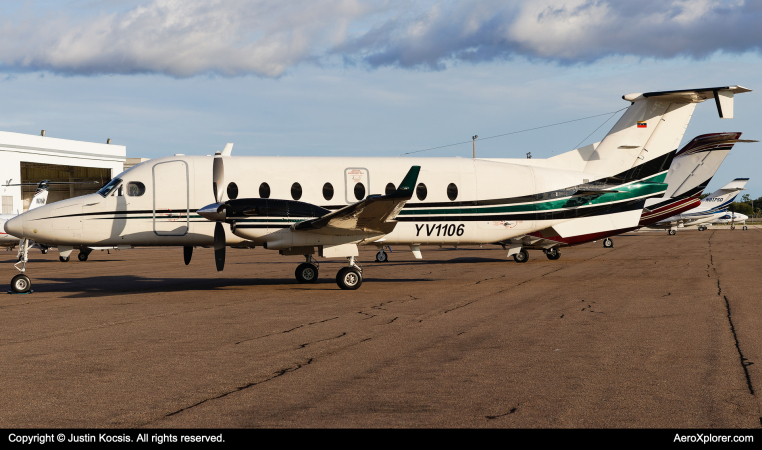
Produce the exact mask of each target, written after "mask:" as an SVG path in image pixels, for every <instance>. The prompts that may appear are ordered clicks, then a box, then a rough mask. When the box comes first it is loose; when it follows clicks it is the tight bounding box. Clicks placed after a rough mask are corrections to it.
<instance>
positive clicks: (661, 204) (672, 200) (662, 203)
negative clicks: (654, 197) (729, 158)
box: [648, 178, 712, 211]
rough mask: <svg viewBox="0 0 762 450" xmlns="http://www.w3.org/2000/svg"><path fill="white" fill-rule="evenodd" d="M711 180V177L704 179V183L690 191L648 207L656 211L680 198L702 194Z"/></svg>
mask: <svg viewBox="0 0 762 450" xmlns="http://www.w3.org/2000/svg"><path fill="white" fill-rule="evenodd" d="M711 180H712V179H711V178H709V179H708V180H706V181H704V182H703V183H701V184H700V185H698V186H696V187H695V188H693V189H691V190H690V191H686V192H685V193H683V194H680V195H679V196H677V197H670V198H669V199H667V200H664V201H663V202H659V203H657V204H655V205H651V206H649V207H648V209H649V210H650V211H654V210H656V209H659V208H661V207H664V206H667V205H669V204H670V203H675V202H678V201H680V200H685V199H686V198H690V197H693V196H695V195H696V194H700V193H701V192H703V191H704V189H706V187H707V185H708V184H709V182H710V181H711Z"/></svg>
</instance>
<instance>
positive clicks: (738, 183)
mask: <svg viewBox="0 0 762 450" xmlns="http://www.w3.org/2000/svg"><path fill="white" fill-rule="evenodd" d="M748 181H749V179H748V178H736V179H735V180H733V181H731V182H730V183H728V184H726V185H725V186H723V187H721V188H720V190H722V191H736V190H738V191H744V190H746V188H745V187H744V186H746V183H747V182H748Z"/></svg>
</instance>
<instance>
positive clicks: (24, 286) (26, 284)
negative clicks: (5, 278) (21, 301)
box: [11, 239, 32, 294]
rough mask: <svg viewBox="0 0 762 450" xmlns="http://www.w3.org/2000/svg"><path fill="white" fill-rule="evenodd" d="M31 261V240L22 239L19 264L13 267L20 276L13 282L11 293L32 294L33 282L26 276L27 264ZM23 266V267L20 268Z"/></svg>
mask: <svg viewBox="0 0 762 450" xmlns="http://www.w3.org/2000/svg"><path fill="white" fill-rule="evenodd" d="M27 261H29V240H28V239H22V240H21V242H20V243H19V262H17V263H16V264H14V265H13V267H15V268H16V269H17V270H18V271H19V272H21V273H20V274H18V275H16V276H15V277H13V279H12V280H11V292H13V293H14V294H26V293H28V292H32V281H31V280H30V279H29V277H28V276H26V275H25V274H24V272H26V262H27ZM19 265H21V267H19Z"/></svg>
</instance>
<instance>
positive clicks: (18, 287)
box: [11, 273, 32, 294]
mask: <svg viewBox="0 0 762 450" xmlns="http://www.w3.org/2000/svg"><path fill="white" fill-rule="evenodd" d="M31 289H32V282H31V281H30V280H29V277H28V276H26V275H24V274H23V273H20V274H18V275H16V276H15V277H13V279H12V280H11V291H13V292H14V293H16V294H25V293H27V292H29V291H30V290H31Z"/></svg>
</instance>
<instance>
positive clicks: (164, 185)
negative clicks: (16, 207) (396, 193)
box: [23, 156, 595, 248]
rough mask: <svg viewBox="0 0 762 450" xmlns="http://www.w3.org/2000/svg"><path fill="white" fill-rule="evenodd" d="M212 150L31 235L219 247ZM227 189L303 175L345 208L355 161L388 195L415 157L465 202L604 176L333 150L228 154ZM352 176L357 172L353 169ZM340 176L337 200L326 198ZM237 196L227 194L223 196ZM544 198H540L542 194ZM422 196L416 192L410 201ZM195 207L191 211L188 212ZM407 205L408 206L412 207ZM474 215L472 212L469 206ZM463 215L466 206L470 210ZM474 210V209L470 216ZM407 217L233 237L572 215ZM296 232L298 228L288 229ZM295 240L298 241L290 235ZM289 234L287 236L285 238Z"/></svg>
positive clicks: (141, 178)
mask: <svg viewBox="0 0 762 450" xmlns="http://www.w3.org/2000/svg"><path fill="white" fill-rule="evenodd" d="M212 160H213V158H212V157H204V156H174V157H166V158H160V159H156V160H151V161H147V162H145V163H142V164H140V165H138V166H135V167H133V168H131V169H130V170H128V171H126V172H124V173H123V174H121V175H120V176H119V178H122V180H123V181H122V187H123V189H122V194H123V195H120V193H119V192H118V191H116V190H115V191H114V192H112V193H111V194H109V195H108V196H107V197H105V198H104V197H103V196H101V195H100V194H97V193H96V194H90V195H85V196H81V197H76V198H72V199H68V200H64V201H60V202H56V203H53V204H50V205H47V206H43V207H41V208H38V209H35V210H34V211H30V212H28V213H26V214H24V215H23V232H24V235H25V236H27V237H30V238H32V239H35V240H38V241H42V242H46V243H49V244H53V245H55V244H59V245H75V246H76V245H87V246H112V245H212V243H213V231H214V223H213V222H210V221H207V220H206V219H203V218H201V217H200V216H198V215H196V214H194V213H193V211H195V210H197V209H199V208H202V207H204V206H206V205H208V204H211V203H214V201H215V199H214V197H213V191H212ZM224 162H225V178H224V182H223V189H226V188H227V186H228V184H229V183H231V182H234V183H235V184H236V185H237V186H238V198H252V197H259V188H260V185H261V184H262V183H267V184H268V185H269V187H270V196H269V198H272V199H285V200H291V199H292V196H291V188H292V185H293V183H299V184H300V185H301V190H302V197H300V198H299V199H298V200H299V201H302V202H306V203H311V204H315V205H318V206H329V207H331V208H330V209H337V208H340V207H343V206H345V205H348V204H350V203H354V202H356V201H357V199H356V198H355V195H354V186H353V185H352V183H353V182H354V181H353V180H352V178H351V176H349V175H348V174H347V169H353V168H360V169H362V170H363V171H364V174H363V175H362V177H364V178H363V179H364V180H366V181H367V183H368V186H366V195H367V194H383V193H384V192H385V189H386V185H387V184H388V183H393V184H394V185H395V186H397V185H398V184H399V183H400V181H401V180H402V178H403V177H404V175H405V174H406V173H407V171H408V170H409V169H410V167H411V166H413V165H419V166H421V172H420V175H419V178H418V183H423V184H425V185H426V190H427V196H426V199H425V203H431V202H434V203H448V202H452V200H450V199H449V198H448V195H447V188H448V185H449V184H450V183H453V184H455V185H456V186H457V190H458V195H457V198H456V199H455V202H475V201H477V200H491V199H505V198H516V197H522V196H529V195H533V194H535V193H537V192H548V191H552V190H555V189H564V188H568V187H569V186H574V185H579V184H582V183H583V181H585V180H587V179H594V178H595V177H594V176H592V175H590V174H586V173H584V172H576V171H565V170H559V169H550V168H543V167H531V166H526V165H519V164H511V163H507V162H505V163H503V162H500V161H499V160H491V161H483V160H478V159H476V160H472V159H464V158H328V157H312V158H300V157H247V156H238V157H225V158H224ZM350 175H351V174H350ZM130 182H140V183H143V185H145V192H144V193H143V194H142V195H141V196H130V195H129V187H128V186H129V183H130ZM325 183H331V185H332V186H333V191H334V194H333V198H331V199H330V200H326V199H325V198H324V197H323V186H324V184H325ZM225 199H227V195H224V196H223V200H225ZM538 202H539V201H538ZM416 203H421V202H420V200H418V198H417V197H416V196H415V195H414V196H413V198H412V199H411V200H410V201H409V202H408V205H407V206H408V207H409V206H412V205H414V204H416ZM188 212H190V215H188ZM403 212H404V211H403ZM464 214H467V215H468V214H469V213H464ZM461 215H463V214H461ZM470 215H473V214H470ZM429 217H441V220H440V219H434V220H431V219H429V220H426V221H423V220H422V221H412V222H403V221H400V222H398V223H397V226H396V228H395V229H394V231H393V232H392V233H390V234H388V235H386V236H383V237H382V236H375V237H372V238H370V239H369V238H367V236H366V237H365V238H364V239H365V240H364V241H362V240H361V239H362V238H358V237H357V236H351V235H348V236H327V235H321V234H320V233H316V232H296V233H293V232H291V231H290V229H288V228H275V227H273V228H259V229H248V230H246V232H245V233H243V232H242V234H245V236H246V239H243V238H242V237H240V236H236V235H234V234H233V233H232V232H230V228H229V226H227V225H226V227H225V229H226V236H227V243H228V245H236V244H239V243H241V242H242V241H244V240H247V241H251V242H253V243H254V244H258V245H261V244H263V243H265V242H275V241H280V242H281V244H280V245H278V246H277V247H278V248H283V247H286V246H289V245H294V246H299V245H316V246H317V245H339V244H342V243H346V242H358V241H359V243H370V242H371V241H374V240H376V239H380V238H383V240H382V241H380V242H377V244H379V245H380V244H383V245H389V244H409V245H426V244H482V243H493V242H498V241H501V240H505V239H509V238H511V237H514V236H518V235H522V234H526V233H529V232H533V231H537V230H540V229H543V228H547V227H549V226H552V225H555V224H558V223H562V222H565V221H566V220H567V219H556V220H534V219H533V220H514V221H506V220H495V219H489V220H452V219H449V218H448V217H452V214H450V213H446V214H441V215H436V216H429ZM287 234H290V236H287ZM289 239H290V242H289V241H288V240H289ZM284 240H285V241H284Z"/></svg>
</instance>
